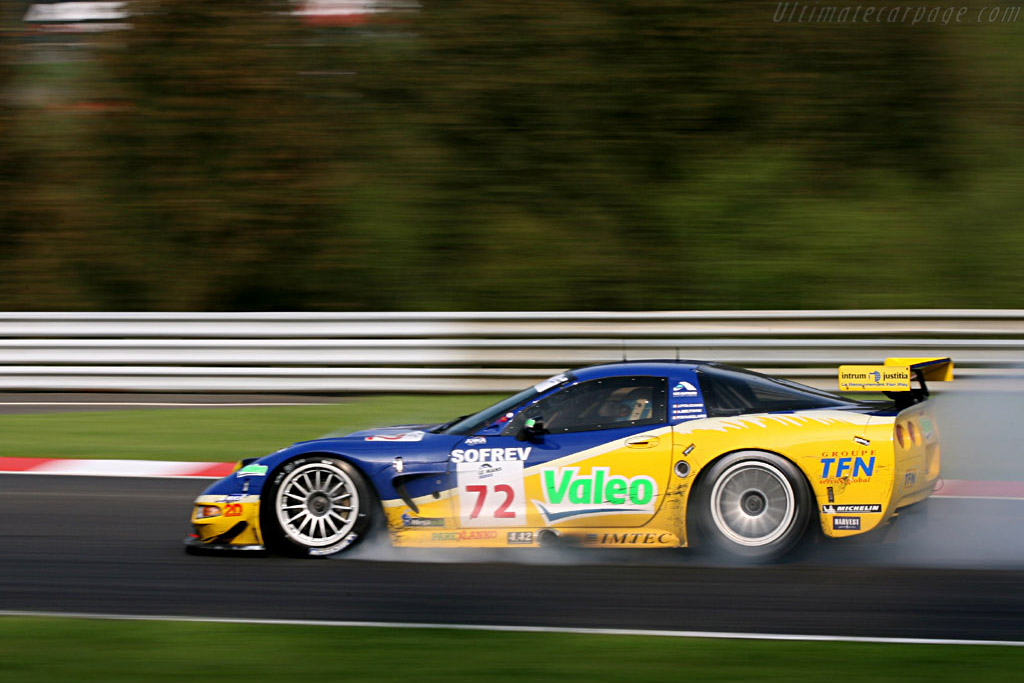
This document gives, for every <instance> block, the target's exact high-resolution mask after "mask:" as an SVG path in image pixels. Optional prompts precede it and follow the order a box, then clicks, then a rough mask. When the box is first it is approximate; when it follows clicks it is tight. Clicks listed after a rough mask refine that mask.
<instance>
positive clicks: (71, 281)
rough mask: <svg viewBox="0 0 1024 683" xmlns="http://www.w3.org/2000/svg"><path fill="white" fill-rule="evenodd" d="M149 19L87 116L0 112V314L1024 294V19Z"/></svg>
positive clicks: (155, 13) (616, 13) (471, 14)
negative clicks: (338, 23) (1022, 23)
mask: <svg viewBox="0 0 1024 683" xmlns="http://www.w3.org/2000/svg"><path fill="white" fill-rule="evenodd" d="M132 6H133V8H134V11H135V16H134V17H133V19H132V23H133V26H134V28H133V29H132V30H130V31H120V32H115V33H111V34H108V35H106V36H104V37H103V38H102V40H101V41H100V42H101V46H100V47H99V48H98V49H97V50H96V51H95V53H94V54H95V56H96V61H95V62H93V63H91V64H89V65H86V66H82V65H78V66H77V67H74V68H72V67H67V68H66V69H65V81H64V83H65V86H62V88H63V90H62V91H63V93H64V103H65V104H68V103H71V105H72V106H68V107H64V106H62V107H56V108H54V107H45V108H44V110H43V111H42V112H40V111H39V108H38V107H37V108H33V107H32V106H13V105H11V103H10V100H9V98H8V99H7V100H5V101H4V102H3V103H0V136H2V135H7V136H9V137H8V139H7V140H0V142H3V143H4V144H3V145H2V147H0V164H2V165H3V167H2V177H0V183H3V184H2V186H0V189H2V192H3V195H4V198H5V199H6V201H5V202H3V207H2V208H0V217H2V218H3V220H4V226H3V229H2V232H0V240H4V241H3V242H2V244H0V246H2V247H3V248H2V249H0V264H3V265H4V266H5V268H6V272H7V273H8V277H7V278H6V280H0V305H2V306H5V307H9V308H23V309H24V308H38V309H53V308H96V309H140V310H147V309H158V310H159V309H188V310H236V309H237V310H246V309H269V310H274V309H290V310H359V309H362V310H404V309H412V310H424V309H481V310H486V309H602V308H607V309H645V308H646V309H679V308H683V309H686V308H789V307H796V308H800V307H816V308H832V307H865V306H866V307H878V306H934V305H943V306H947V305H954V306H955V305H968V306H970V305H979V306H991V305H1004V306H1016V305H1018V303H1017V302H1018V301H1019V295H1021V294H1024V291H1021V290H1022V289H1024V281H1021V280H1020V279H1019V278H1018V277H1017V276H1016V273H1017V265H1016V264H1017V262H1018V261H1019V259H1020V257H1022V256H1024V240H1022V239H1021V238H1019V237H1018V236H1017V235H1018V234H1019V231H1017V230H1016V228H1015V220H1016V216H1017V215H1019V213H1020V211H1021V210H1022V209H1024V199H1022V198H1021V195H1020V193H1019V192H1017V191H1016V189H1015V188H1016V187H1017V186H1018V185H1019V181H1020V180H1021V178H1022V177H1024V161H1021V160H1020V155H1019V154H1017V150H1018V149H1019V147H1020V145H1021V142H1022V140H1021V127H1020V122H1021V121H1022V120H1024V93H1022V92H1021V90H1020V88H1019V83H1017V80H1019V79H1017V73H1016V70H1015V69H1014V68H1013V67H1012V66H1010V64H1012V63H1016V62H1015V61H1013V60H1012V59H1007V55H1016V57H1018V58H1019V57H1021V56H1024V55H1022V54H1021V53H1022V50H1024V38H1022V37H1021V35H1020V33H1019V31H1017V32H1014V29H1015V26H1014V25H1013V24H1007V25H1006V26H1003V27H999V26H974V27H966V26H959V27H958V26H954V25H950V26H948V27H944V26H941V25H916V26H911V25H908V24H905V23H903V24H901V23H895V24H890V23H878V24H874V23H873V24H863V23H862V24H856V25H854V24H807V23H788V22H776V21H773V15H774V12H775V9H776V3H767V2H752V1H749V0H717V1H716V2H707V1H703V0H692V1H688V2H679V1H678V0H631V1H625V0H616V1H610V2H599V3H598V2H593V1H592V0H522V1H520V2H516V3H478V2H465V1H456V0H425V1H424V2H423V3H422V7H421V8H420V10H419V11H416V12H393V13H387V14H383V15H378V17H377V21H374V22H372V23H369V24H366V25H362V26H356V27H347V28H317V27H311V26H307V25H304V24H303V23H302V22H301V21H299V20H298V19H297V18H296V17H294V16H292V15H291V14H290V10H291V8H292V5H291V4H290V3H289V2H286V1H285V0H245V1H243V0H220V1H219V2H215V3H211V2H208V1H206V0H138V1H137V2H134V3H133V5H132ZM994 45H998V49H996V48H995V47H993V46H994ZM8 49H9V46H8ZM0 62H2V64H3V65H2V66H0V68H4V69H7V71H6V72H0V73H4V74H5V75H4V76H3V77H4V78H5V79H6V80H7V81H8V82H10V81H11V79H13V81H14V82H18V81H19V79H21V80H22V81H24V79H25V73H26V72H25V69H24V68H15V69H13V71H12V67H11V66H10V65H11V63H12V60H11V58H10V55H7V54H4V55H0ZM975 64H977V65H978V67H979V69H978V73H975V72H974V70H973V69H972V66H973V65H975ZM31 73H32V74H33V75H35V73H36V72H31ZM67 83H72V84H73V87H67ZM83 100H84V101H86V102H87V103H99V104H100V105H102V106H99V107H93V106H90V107H87V108H86V109H85V110H84V111H83V109H82V108H81V107H77V106H73V105H74V103H75V102H80V101H83ZM12 131H17V132H16V133H12ZM10 136H13V138H11V137H10ZM8 143H9V144H8ZM965 226H966V229H969V230H970V231H971V234H972V235H973V236H975V237H976V239H965V237H964V231H965ZM1018 281H1019V282H1020V283H1021V284H1017V283H1018Z"/></svg>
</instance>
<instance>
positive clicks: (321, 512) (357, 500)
mask: <svg viewBox="0 0 1024 683" xmlns="http://www.w3.org/2000/svg"><path fill="white" fill-rule="evenodd" d="M374 504H375V501H374V498H373V494H372V491H371V489H370V486H369V485H368V484H367V482H366V480H365V478H364V477H363V475H362V474H360V473H359V471H358V470H356V469H355V468H354V467H352V466H351V465H349V464H348V463H347V462H345V461H343V460H339V459H338V458H332V457H328V456H306V457H301V458H296V459H294V460H290V461H288V462H286V463H285V464H284V465H283V466H282V467H281V468H280V469H279V470H277V472H276V474H275V475H274V477H273V480H272V481H271V483H270V485H269V486H268V487H267V488H266V489H265V490H264V493H263V497H262V501H261V503H260V516H261V519H260V524H261V526H262V527H263V535H264V540H265V541H266V543H267V545H268V547H269V548H270V549H271V550H274V551H276V552H280V553H283V554H287V555H299V556H304V557H327V556H330V555H335V554H337V553H340V552H341V551H343V550H345V549H346V548H349V547H351V546H352V545H354V544H355V543H356V542H358V541H359V540H361V539H362V538H363V536H364V535H365V534H366V533H367V532H368V531H369V529H370V524H371V522H372V521H373V506H374Z"/></svg>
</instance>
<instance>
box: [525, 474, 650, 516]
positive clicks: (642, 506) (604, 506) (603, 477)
mask: <svg viewBox="0 0 1024 683" xmlns="http://www.w3.org/2000/svg"><path fill="white" fill-rule="evenodd" d="M541 484H542V486H543V488H544V501H543V502H541V501H539V500H535V501H533V504H534V505H536V506H537V508H538V509H539V510H540V511H541V514H543V515H544V517H545V519H547V521H548V522H557V521H559V520H563V519H569V518H571V517H581V516H584V515H614V514H634V513H646V514H650V513H653V512H654V501H655V499H656V498H657V497H658V483H657V482H656V481H654V478H653V477H649V476H647V475H645V474H640V475H637V476H635V477H624V476H622V475H619V474H611V471H610V469H609V468H607V467H595V468H593V470H592V471H591V473H590V474H580V468H579V467H560V468H558V469H553V468H545V469H543V470H541Z"/></svg>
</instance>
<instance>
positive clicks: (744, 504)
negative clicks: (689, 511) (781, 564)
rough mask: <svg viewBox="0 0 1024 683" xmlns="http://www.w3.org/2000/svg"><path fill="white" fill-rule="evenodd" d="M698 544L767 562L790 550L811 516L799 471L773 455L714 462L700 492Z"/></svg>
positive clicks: (734, 456)
mask: <svg viewBox="0 0 1024 683" xmlns="http://www.w3.org/2000/svg"><path fill="white" fill-rule="evenodd" d="M696 495H697V497H696V502H697V511H696V512H697V519H698V524H699V527H700V539H701V541H705V542H706V543H707V544H708V545H709V546H710V548H711V550H712V551H716V552H717V553H718V554H720V555H725V556H727V557H731V558H735V559H739V560H745V561H754V562H766V561H769V560H774V559H777V558H779V557H781V556H782V555H784V554H785V553H786V552H788V551H789V550H791V549H792V548H793V546H795V545H796V544H797V542H798V541H799V540H800V539H801V537H802V536H803V534H804V531H805V530H806V529H807V523H808V521H809V520H810V517H811V495H810V492H809V491H808V489H807V484H806V481H805V480H804V477H803V475H802V474H801V472H800V470H798V469H797V468H796V466H795V465H793V464H792V463H791V462H789V461H788V460H785V459H784V458H781V457H779V456H777V455H773V454H771V453H762V452H758V451H742V452H739V453H733V454H731V455H728V456H725V457H724V458H722V459H720V460H718V461H716V462H715V463H714V464H713V465H712V466H711V469H710V470H709V471H708V474H707V477H706V478H705V479H704V480H703V482H702V484H701V486H700V487H699V489H698V490H697V492H696Z"/></svg>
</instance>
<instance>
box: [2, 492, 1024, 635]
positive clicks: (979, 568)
mask: <svg viewBox="0 0 1024 683" xmlns="http://www.w3.org/2000/svg"><path fill="white" fill-rule="evenodd" d="M206 483H207V482H206V481H203V480H181V479H132V478H103V477H66V476H43V475H26V474H7V475H0V520H2V522H0V524H2V526H0V610H4V611H43V612H89V613H114V614H146V615H159V616H193V617H195V616H201V617H229V618H230V617H234V618H267V619H312V620H352V621H388V622H392V621H393V622H422V623H451V624H491V625H528V626H549V627H583V628H626V629H634V628H635V629H665V630H687V631H716V632H742V633H780V634H803V635H839V636H866V637H895V638H954V639H970V640H1013V641H1024V501H1019V500H1002V501H990V500H973V499H964V500H959V499H941V500H933V501H932V508H931V510H930V512H929V515H928V518H927V520H925V522H924V525H923V527H922V528H920V529H915V530H913V531H914V533H913V536H912V537H904V538H902V539H897V540H896V541H895V542H885V543H870V544H865V543H846V544H843V543H839V544H837V543H831V544H821V545H817V546H814V547H812V548H811V549H809V550H807V551H806V552H804V553H803V554H802V555H801V556H799V557H797V558H795V559H793V560H791V561H789V562H787V563H785V564H781V565H776V566H769V567H723V566H715V565H713V564H710V563H709V562H707V560H705V559H703V558H701V557H699V556H695V555H694V554H693V553H690V552H688V551H671V552H665V551H614V552H613V551H597V552H595V551H582V550H567V551H548V550H541V551H536V550H529V549H510V550H507V551H451V552H445V553H440V552H438V551H416V550H405V551H401V552H399V551H396V550H394V549H391V548H387V547H383V546H380V545H373V544H368V545H362V546H358V547H356V548H354V549H353V551H352V553H351V555H349V556H348V557H347V559H339V560H296V559H287V558H278V557H203V556H192V555H186V554H185V553H184V552H183V548H182V545H181V539H182V538H183V537H184V535H185V533H187V531H188V525H187V515H188V512H189V510H190V504H191V500H192V498H193V497H194V496H195V495H196V494H198V493H199V492H200V491H201V490H202V489H203V488H204V487H205V486H206ZM904 535H905V536H907V535H908V534H904Z"/></svg>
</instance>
